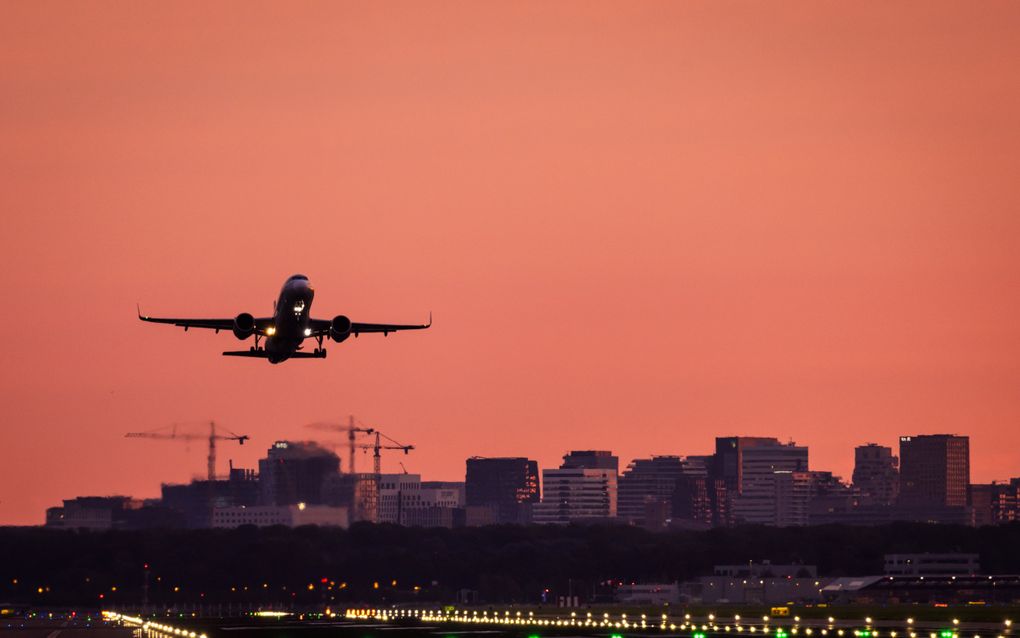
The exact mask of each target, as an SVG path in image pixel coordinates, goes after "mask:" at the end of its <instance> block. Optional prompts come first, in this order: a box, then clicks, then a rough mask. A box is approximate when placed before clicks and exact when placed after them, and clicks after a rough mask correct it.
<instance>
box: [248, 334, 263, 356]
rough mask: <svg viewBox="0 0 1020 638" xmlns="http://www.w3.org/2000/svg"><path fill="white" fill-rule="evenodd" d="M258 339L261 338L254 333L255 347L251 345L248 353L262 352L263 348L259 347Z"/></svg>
mask: <svg viewBox="0 0 1020 638" xmlns="http://www.w3.org/2000/svg"><path fill="white" fill-rule="evenodd" d="M260 338H261V337H260V336H259V333H257V332H256V333H255V345H253V346H252V347H250V348H248V352H262V351H263V350H265V348H260V347H259V339H260Z"/></svg>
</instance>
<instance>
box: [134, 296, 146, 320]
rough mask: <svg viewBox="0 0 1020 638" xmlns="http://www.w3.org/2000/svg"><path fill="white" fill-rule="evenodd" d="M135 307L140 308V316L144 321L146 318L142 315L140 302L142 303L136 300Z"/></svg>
mask: <svg viewBox="0 0 1020 638" xmlns="http://www.w3.org/2000/svg"><path fill="white" fill-rule="evenodd" d="M135 308H137V309H138V318H139V319H141V320H143V321H144V320H145V317H143V316H142V304H140V303H138V302H137V301H136V302H135Z"/></svg>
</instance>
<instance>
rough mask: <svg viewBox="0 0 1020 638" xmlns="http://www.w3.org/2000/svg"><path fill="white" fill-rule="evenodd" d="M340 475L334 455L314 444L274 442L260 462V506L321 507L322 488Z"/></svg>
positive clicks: (338, 463)
mask: <svg viewBox="0 0 1020 638" xmlns="http://www.w3.org/2000/svg"><path fill="white" fill-rule="evenodd" d="M339 471H340V459H339V458H338V457H337V455H336V454H334V453H333V452H331V451H330V450H327V449H325V448H323V447H321V446H319V445H318V444H317V443H312V442H307V441H277V442H276V443H274V444H273V447H271V448H269V452H268V454H267V456H266V458H264V459H261V460H260V461H259V483H260V486H261V494H262V498H261V503H262V504H263V505H296V504H298V503H305V504H306V505H321V504H322V503H323V486H324V485H325V483H326V481H327V479H329V478H330V477H333V476H335V475H336V474H337V473H338V472H339Z"/></svg>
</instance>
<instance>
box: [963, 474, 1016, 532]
mask: <svg viewBox="0 0 1020 638" xmlns="http://www.w3.org/2000/svg"><path fill="white" fill-rule="evenodd" d="M969 490H970V491H969V503H970V507H971V509H972V510H973V514H974V525H976V526H978V527H980V526H982V525H1003V524H1005V523H1012V522H1014V521H1018V520H1020V516H1018V512H1017V508H1018V506H1020V479H1013V480H1011V481H1010V482H1009V483H995V482H993V483H979V484H972V485H970V487H969Z"/></svg>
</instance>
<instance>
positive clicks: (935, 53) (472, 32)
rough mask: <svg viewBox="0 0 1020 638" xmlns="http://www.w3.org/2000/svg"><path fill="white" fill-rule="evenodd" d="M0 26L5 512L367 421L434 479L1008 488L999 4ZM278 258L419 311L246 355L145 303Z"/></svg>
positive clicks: (1009, 396)
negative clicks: (776, 446) (924, 453)
mask: <svg viewBox="0 0 1020 638" xmlns="http://www.w3.org/2000/svg"><path fill="white" fill-rule="evenodd" d="M0 12H2V14H3V16H2V17H3V18H4V19H2V20H0V77H2V78H3V80H2V82H3V86H4V99H3V100H0V139H3V141H4V151H5V152H4V153H2V154H0V210H2V211H4V228H3V232H2V233H0V253H2V254H3V255H4V267H3V268H0V285H2V289H3V291H4V293H5V299H6V302H7V305H8V307H9V310H8V311H7V315H6V316H7V321H6V322H5V328H6V330H5V331H4V337H5V339H4V345H3V348H4V352H3V364H2V365H0V388H2V393H0V418H2V419H3V432H4V435H5V437H4V462H3V463H0V524H32V523H39V522H40V520H39V515H40V512H42V511H43V510H44V509H45V508H46V507H47V506H49V505H51V504H53V503H54V502H57V501H59V499H61V498H63V497H65V496H68V495H71V494H82V493H84V494H97V493H98V494H103V493H109V492H111V491H112V490H114V489H119V490H123V491H127V492H130V493H132V494H136V495H149V496H154V495H155V492H156V490H157V489H158V486H157V485H156V484H155V482H154V481H153V480H152V477H154V476H158V477H160V479H161V480H167V481H177V482H181V481H186V480H187V479H188V478H190V477H191V476H192V475H193V474H198V473H201V472H202V468H203V467H204V455H205V452H204V450H202V449H201V448H202V445H201V443H200V442H196V443H194V444H192V446H191V448H190V449H188V448H187V446H185V445H173V444H168V443H161V442H155V441H137V440H131V439H125V438H124V437H123V435H124V434H125V433H127V432H137V431H146V430H151V429H154V428H159V427H164V426H168V425H170V424H172V423H175V422H178V423H180V422H201V421H208V420H209V419H215V420H216V421H217V422H218V423H222V425H223V427H224V428H227V429H230V430H233V431H235V432H239V433H243V434H247V435H249V436H251V437H252V439H253V441H252V446H251V448H249V446H248V444H246V445H245V446H244V447H239V446H235V447H234V448H233V449H230V448H228V447H227V446H226V445H224V447H223V449H222V450H221V451H220V459H221V471H223V470H222V468H223V467H224V466H225V461H226V460H227V459H228V458H231V457H233V458H234V459H235V460H236V461H237V463H238V464H239V465H243V466H246V467H253V464H254V461H255V460H256V458H257V455H258V454H259V452H258V449H259V448H263V447H264V446H265V445H268V444H270V443H271V442H272V441H275V440H277V439H297V440H301V439H306V438H308V436H309V435H308V433H307V432H306V431H305V428H304V426H305V424H306V423H308V422H313V421H322V420H331V421H341V420H342V419H344V418H345V417H346V415H347V414H348V413H354V414H356V415H359V416H361V417H362V418H363V420H365V421H366V422H369V423H371V424H374V425H378V426H379V427H380V428H381V429H383V430H384V431H385V432H387V433H389V434H391V435H393V436H394V437H395V438H397V439H398V440H400V441H401V442H402V443H405V444H414V445H415V446H416V450H415V451H414V452H412V453H411V454H410V455H408V456H407V457H406V458H401V460H403V461H404V462H405V464H407V465H408V467H409V469H411V468H413V469H416V470H420V471H421V473H422V474H424V475H426V476H430V477H434V478H436V479H452V478H455V477H456V474H452V473H448V471H447V468H457V472H458V473H459V471H460V468H461V464H462V463H463V459H465V458H467V457H469V456H471V455H474V454H479V455H486V456H505V455H518V454H520V455H525V454H526V455H528V456H529V457H531V458H535V459H536V460H538V461H540V464H541V465H542V466H543V467H549V466H551V465H552V464H553V463H555V462H556V461H557V459H558V457H559V456H560V455H561V454H562V453H563V451H565V450H569V449H573V448H577V447H591V448H595V449H611V450H613V451H614V453H616V454H618V455H619V456H621V457H623V458H626V459H632V458H641V457H644V456H647V455H649V454H653V453H660V454H661V453H669V452H670V451H676V452H678V453H679V452H682V451H688V452H689V453H701V454H704V453H708V452H710V451H711V449H712V448H711V445H712V439H713V437H714V436H716V435H731V434H738V433H739V434H742V435H748V436H777V437H779V438H780V439H781V440H788V439H792V440H795V441H800V442H804V443H806V444H808V445H810V447H811V464H812V466H817V467H824V468H826V469H831V470H832V471H834V472H836V473H837V474H839V475H841V476H843V477H844V478H848V477H849V476H850V474H851V466H852V463H853V449H852V448H853V446H854V445H857V444H859V443H863V442H868V441H874V442H878V443H882V444H885V445H890V446H892V447H896V443H895V440H894V439H893V438H892V436H893V435H891V434H890V432H894V433H896V435H897V436H898V435H899V434H901V433H904V434H909V433H915V432H954V431H955V432H961V433H966V434H968V435H969V436H970V437H971V438H972V445H971V449H970V452H971V455H972V457H973V458H974V459H975V463H974V469H973V472H972V480H974V481H979V482H986V481H990V480H993V479H1000V478H1007V477H1010V476H1013V475H1016V474H1017V473H1018V472H1017V471H1016V468H1020V428H1017V427H1016V424H1017V423H1020V393H1018V392H1017V388H1018V387H1020V366H1018V365H1017V361H1020V338H1018V332H1017V328H1016V323H1017V322H1016V317H1017V316H1018V315H1020V295H1017V294H1016V291H1017V276H1018V275H1017V273H1020V251H1017V250H1016V245H1015V244H1016V238H1017V237H1020V215H1017V214H1016V211H1017V210H1020V189H1017V187H1016V175H1015V173H1016V167H1017V166H1018V165H1020V121H1018V118H1017V117H1016V113H1018V112H1020V83H1018V82H1017V81H1016V72H1015V67H1016V64H1015V61H1016V60H1017V59H1020V39H1018V38H1016V37H1015V35H1016V32H1017V30H1018V29H1017V25H1018V24H1020V11H1018V5H1017V3H1015V2H997V1H993V2H990V3H988V4H985V5H982V7H981V9H980V10H975V9H974V8H973V7H971V6H969V5H965V4H963V3H958V2H942V1H940V0H936V1H934V2H931V3H926V4H925V5H924V6H923V7H921V8H919V7H918V6H917V5H911V4H888V3H862V4H853V5H848V6H844V5H835V4H822V5H819V4H817V3H814V2H808V1H806V0H792V1H791V2H788V3H787V2H784V3H782V4H765V3H762V4H753V3H747V4H734V5H729V4H718V3H697V2H694V3H686V2H685V3H670V2H663V3H657V2H651V3H634V4H629V3H615V4H602V3H598V2H595V3H590V2H573V1H570V0H568V1H566V2H563V3H554V4H546V3H533V4H532V3H505V4H487V3H486V4H481V3H479V4H467V5H463V4H444V3H437V4H435V5H431V4H430V5H419V4H413V3H409V4H407V5H401V6H400V7H399V8H395V7H392V6H387V5H376V4H369V3H365V4H361V5H357V4H346V3H323V4H314V5H311V6H308V7H305V8H304V10H302V11H298V10H295V9H293V8H292V7H291V6H290V5H287V4H285V3H280V4H276V5H272V4H270V5H260V6H257V7H252V6H247V5H238V4H233V3H232V2H227V3H224V4H213V5H210V4H208V3H197V2H196V3H191V2H188V1H187V0H185V1H184V2H183V3H176V2H175V3H172V4H169V3H168V4H159V3H153V4H139V5H132V6H129V7H118V8H117V9H116V10H113V9H109V8H104V7H95V8H93V7H88V6H84V7H77V8H75V9H73V10H69V9H67V8H66V7H65V6H63V5H60V4H47V3H41V4H40V3H17V2H8V3H4V5H3V6H2V8H0ZM293 273H303V274H305V275H307V276H308V277H310V278H311V281H313V282H315V286H316V291H317V294H316V298H315V308H316V312H317V313H320V312H321V316H323V317H331V316H334V315H337V314H346V315H348V316H350V317H356V318H358V319H359V320H364V321H367V322H374V321H390V320H394V319H399V320H404V318H410V319H413V320H416V321H424V320H425V319H426V314H425V313H427V312H428V311H429V310H431V311H433V312H434V316H435V324H434V325H433V327H432V328H430V329H429V330H427V331H424V332H421V333H415V334H413V335H405V334H391V335H389V336H388V337H382V336H379V337H376V338H373V339H371V340H370V339H367V338H366V337H365V336H364V335H363V336H362V337H361V338H359V339H353V338H352V339H349V340H347V341H346V342H344V344H343V347H342V348H334V349H332V350H331V351H330V356H329V358H328V359H326V360H322V361H319V360H309V361H290V362H288V363H287V365H284V366H268V365H250V364H252V363H260V362H258V361H249V360H243V359H240V360H231V359H228V358H226V357H221V356H219V355H218V354H215V353H217V352H221V351H223V350H228V349H233V348H234V347H240V348H244V347H247V346H248V345H250V342H240V341H231V339H232V337H231V336H230V335H228V334H223V333H221V334H219V335H214V334H203V333H199V332H198V331H190V332H189V333H188V334H184V333H183V332H181V331H180V330H173V329H169V328H167V329H156V327H154V326H151V325H146V324H142V323H141V322H139V321H138V319H137V311H136V304H137V303H140V304H141V307H142V308H143V309H144V311H145V312H146V313H151V314H152V315H153V316H166V315H169V314H171V313H174V314H176V313H181V314H182V315H183V316H190V315H194V316H204V315H205V314H206V313H210V316H220V315H221V314H222V316H228V317H229V316H234V315H235V314H237V313H238V312H242V311H243V312H250V313H253V314H254V315H256V316H260V315H263V314H268V313H270V312H271V309H272V303H273V299H274V297H275V296H276V293H277V291H278V286H279V283H280V281H282V280H283V278H286V277H287V276H289V275H292V274H293ZM411 337H413V338H411ZM227 344H233V345H227ZM306 347H308V348H309V349H310V348H311V347H313V346H312V344H306ZM383 462H384V464H385V466H386V467H388V468H390V469H395V468H396V467H397V466H396V465H395V464H391V463H390V461H389V460H387V459H384V461H383ZM365 463H366V464H365V465H364V467H368V465H369V461H367V460H366V462H365Z"/></svg>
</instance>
